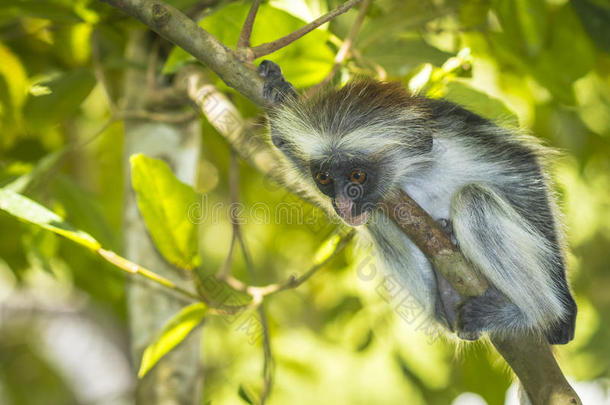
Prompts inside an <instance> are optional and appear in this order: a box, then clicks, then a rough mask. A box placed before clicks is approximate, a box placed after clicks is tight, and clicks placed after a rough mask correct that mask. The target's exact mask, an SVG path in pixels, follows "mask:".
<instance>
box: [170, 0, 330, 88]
mask: <svg viewBox="0 0 610 405" xmlns="http://www.w3.org/2000/svg"><path fill="white" fill-rule="evenodd" d="M249 8H250V5H249V4H245V3H231V4H228V5H227V6H225V7H224V8H222V9H221V10H219V11H218V12H217V13H214V14H212V15H211V16H208V17H206V18H205V19H203V20H202V21H201V22H200V23H199V25H200V26H201V27H202V28H204V29H205V30H207V31H208V32H210V33H211V34H213V35H214V36H215V37H216V38H218V39H219V40H220V41H222V43H224V44H226V45H228V46H234V45H236V44H237V40H238V38H239V33H240V31H241V27H242V25H243V23H244V20H245V19H246V15H247V14H248V10H249ZM256 21H257V22H260V24H259V23H257V24H254V29H253V30H252V37H251V41H250V42H251V43H252V45H253V46H256V45H259V44H261V43H265V42H271V41H273V40H275V39H277V38H279V37H281V36H283V35H286V34H289V33H290V32H292V31H294V30H296V29H298V28H300V27H301V26H303V25H305V24H306V22H305V21H302V20H300V19H298V18H296V17H294V16H293V15H291V14H289V13H287V12H285V11H282V10H279V9H277V8H275V7H272V6H270V5H269V4H261V6H260V8H259V11H258V13H257V16H256ZM329 39H330V34H329V33H328V32H327V31H324V30H320V29H316V30H313V31H312V32H310V33H309V34H307V35H305V36H304V37H303V38H300V39H299V40H298V41H295V42H293V43H292V44H290V45H288V46H286V47H284V48H282V49H280V50H278V51H276V52H274V53H273V54H271V55H267V56H264V58H265V59H269V60H272V61H274V62H276V63H277V64H279V65H280V66H281V67H282V70H283V71H284V74H285V76H286V77H287V78H288V80H289V81H290V82H292V84H294V85H295V86H296V87H308V86H312V85H314V84H316V83H318V82H320V81H321V80H322V79H324V77H325V76H326V75H327V74H328V72H329V71H330V70H331V69H332V66H333V63H334V57H335V55H334V52H333V51H332V50H331V49H330V48H329V47H328V45H327V42H328V41H329ZM193 60H194V58H193V57H192V56H190V55H189V54H187V53H186V52H185V51H183V50H182V49H180V48H174V49H173V50H172V52H171V53H170V55H169V57H168V61H167V63H166V65H165V66H164V68H163V72H164V73H174V72H175V71H176V70H178V69H179V68H180V67H181V66H182V65H184V64H185V63H188V62H190V61H193Z"/></svg>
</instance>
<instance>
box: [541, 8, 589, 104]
mask: <svg viewBox="0 0 610 405" xmlns="http://www.w3.org/2000/svg"><path fill="white" fill-rule="evenodd" d="M552 22H553V24H551V33H550V35H549V44H548V45H547V47H546V48H544V49H543V50H542V51H541V52H540V55H539V57H538V59H537V60H536V65H535V66H534V70H533V74H534V77H535V78H536V80H537V81H538V82H539V83H540V84H542V85H543V86H545V87H546V88H547V89H549V91H551V93H553V95H554V96H555V97H557V99H558V100H559V101H561V102H563V103H565V104H574V103H575V99H574V92H573V90H572V84H573V83H574V81H576V80H577V79H578V78H580V77H582V76H584V75H585V74H586V73H587V72H588V71H590V70H591V69H592V68H593V66H594V64H595V49H594V47H593V45H592V43H591V40H590V39H589V36H588V35H587V34H586V32H585V31H584V29H583V27H582V24H581V23H580V21H579V20H578V17H577V16H576V14H575V13H574V11H573V10H572V8H571V7H570V6H569V5H565V6H563V7H561V8H560V9H559V10H558V11H557V12H556V13H555V14H554V15H553V20H552Z"/></svg>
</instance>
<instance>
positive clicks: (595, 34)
mask: <svg viewBox="0 0 610 405" xmlns="http://www.w3.org/2000/svg"><path fill="white" fill-rule="evenodd" d="M571 3H572V7H573V8H574V10H575V11H576V13H577V14H578V17H580V22H582V24H583V25H584V27H585V30H587V32H588V33H589V35H590V36H591V38H592V39H593V41H595V43H596V44H597V46H599V47H600V48H601V49H603V50H604V51H606V52H610V3H609V2H608V1H605V0H601V1H599V0H598V1H595V0H572V1H571Z"/></svg>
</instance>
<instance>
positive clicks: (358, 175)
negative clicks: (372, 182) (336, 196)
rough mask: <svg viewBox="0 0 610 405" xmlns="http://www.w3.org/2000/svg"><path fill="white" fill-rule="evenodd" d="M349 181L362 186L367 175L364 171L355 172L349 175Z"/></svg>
mask: <svg viewBox="0 0 610 405" xmlns="http://www.w3.org/2000/svg"><path fill="white" fill-rule="evenodd" d="M349 181H351V182H352V183H358V184H362V183H364V182H365V181H366V173H365V172H363V171H362V170H353V171H352V172H351V173H350V175H349Z"/></svg>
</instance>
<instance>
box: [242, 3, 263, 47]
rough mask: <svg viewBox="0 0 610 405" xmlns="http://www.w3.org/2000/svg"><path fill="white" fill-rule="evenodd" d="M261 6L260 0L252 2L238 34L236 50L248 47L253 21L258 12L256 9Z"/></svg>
mask: <svg viewBox="0 0 610 405" xmlns="http://www.w3.org/2000/svg"><path fill="white" fill-rule="evenodd" d="M260 4H261V0H252V6H250V11H248V16H247V17H246V21H245V22H244V26H243V27H242V28H241V32H240V34H239V40H238V41H237V48H247V47H249V46H250V36H251V35H252V27H253V26H254V19H255V18H256V13H257V12H258V7H259V6H260Z"/></svg>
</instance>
